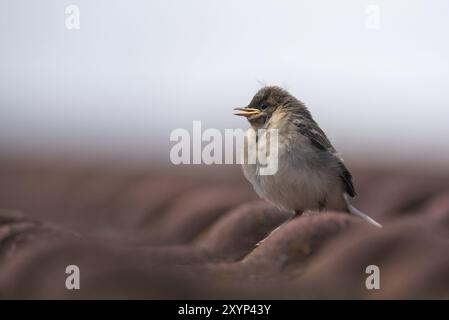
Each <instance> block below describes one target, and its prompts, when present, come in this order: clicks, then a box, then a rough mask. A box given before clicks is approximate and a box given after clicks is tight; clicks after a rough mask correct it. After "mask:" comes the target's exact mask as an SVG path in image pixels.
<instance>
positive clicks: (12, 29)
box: [0, 0, 449, 165]
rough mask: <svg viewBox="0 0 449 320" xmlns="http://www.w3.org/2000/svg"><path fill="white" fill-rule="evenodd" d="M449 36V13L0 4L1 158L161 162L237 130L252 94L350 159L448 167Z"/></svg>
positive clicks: (230, 4)
mask: <svg viewBox="0 0 449 320" xmlns="http://www.w3.org/2000/svg"><path fill="white" fill-rule="evenodd" d="M70 4H75V5H78V6H79V8H80V13H81V16H80V18H81V29H80V30H68V29H67V28H66V26H65V19H66V15H65V12H64V11H65V8H66V6H68V5H70ZM368 5H377V6H379V8H380V14H381V15H380V27H381V28H380V29H370V28H367V27H366V21H367V19H368V15H367V12H366V9H367V6H368ZM448 30H449V2H448V1H446V0H432V1H424V0H417V1H410V0H407V1H405V0H404V1H398V0H393V1H375V0H373V1H361V0H350V1H349V0H348V1H330V0H329V1H316V0H314V1H260V0H258V1H211V0H201V1H181V0H178V1H129V0H127V1H125V0H120V1H112V0H103V1H101V0H96V1H91V0H77V1H75V0H74V1H61V0H53V1H50V0H40V1H35V0H28V1H24V0H1V1H0V46H1V47H0V49H1V50H0V152H1V154H2V155H3V156H11V155H22V156H23V155H27V156H31V155H39V156H46V157H61V156H65V157H85V158H89V159H97V160H98V159H108V160H110V161H114V160H118V161H131V160H136V159H138V160H139V161H143V162H145V161H151V160H154V159H156V158H158V159H159V158H162V159H163V160H165V161H168V159H169V153H168V151H169V148H170V146H171V143H170V141H169V134H170V132H171V130H173V129H175V128H179V127H183V128H186V129H190V128H191V125H192V120H202V121H203V126H204V127H205V128H209V127H216V128H220V129H224V128H237V127H246V126H247V123H246V122H245V121H244V120H243V119H241V118H237V117H234V116H232V114H231V111H232V108H234V107H236V106H244V105H246V104H247V103H248V102H249V100H250V99H251V97H252V95H253V94H254V93H255V91H256V90H257V89H258V88H259V87H260V84H259V82H263V83H266V84H277V85H281V86H284V87H285V88H287V89H289V90H290V91H291V92H292V93H293V94H294V95H296V96H297V97H298V98H300V99H301V100H303V101H304V102H305V103H306V104H307V105H308V106H309V107H310V109H311V111H312V113H313V115H314V117H315V118H316V120H317V121H318V122H319V123H320V125H321V126H322V128H323V129H324V130H325V131H326V132H327V134H328V136H329V137H330V139H331V140H332V141H333V142H334V144H335V145H336V146H337V148H338V149H339V150H340V151H341V153H343V155H344V157H345V158H348V157H349V158H351V157H352V158H357V157H358V158H362V159H371V160H373V161H378V160H382V161H384V162H385V161H386V162H389V161H392V162H398V161H403V160H406V161H407V163H409V162H414V161H426V162H428V163H432V164H439V165H444V164H446V163H447V162H448V160H449V151H448V150H449V140H448V139H447V138H446V137H447V136H448V134H449V126H448V119H449V93H448V92H449V44H448V39H449V36H448Z"/></svg>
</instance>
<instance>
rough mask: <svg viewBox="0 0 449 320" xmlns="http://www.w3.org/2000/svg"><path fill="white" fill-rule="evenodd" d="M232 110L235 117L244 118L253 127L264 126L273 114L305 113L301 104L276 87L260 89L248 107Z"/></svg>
mask: <svg viewBox="0 0 449 320" xmlns="http://www.w3.org/2000/svg"><path fill="white" fill-rule="evenodd" d="M234 110H236V112H235V113H234V114H235V115H237V116H243V117H246V118H247V119H248V121H249V123H250V124H251V126H253V127H262V126H263V125H265V124H266V123H267V122H268V121H269V120H270V118H271V117H272V116H273V114H274V113H275V112H290V111H307V110H306V109H305V106H304V105H303V104H302V102H300V101H299V100H297V99H296V98H295V97H293V96H292V95H291V94H290V93H288V92H287V91H286V90H284V89H282V88H280V87H276V86H269V87H264V88H262V89H260V90H259V91H258V92H257V93H256V94H255V95H254V97H253V99H252V100H251V102H250V103H249V105H248V106H246V107H244V108H235V109H234Z"/></svg>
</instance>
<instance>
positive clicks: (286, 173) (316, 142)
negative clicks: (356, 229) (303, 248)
mask: <svg viewBox="0 0 449 320" xmlns="http://www.w3.org/2000/svg"><path fill="white" fill-rule="evenodd" d="M234 110H235V112H234V114H235V115H237V116H243V117H246V119H247V120H248V121H249V124H250V128H249V129H248V130H247V131H246V132H245V137H246V138H248V137H257V134H258V132H259V131H260V130H261V129H265V130H266V131H265V132H269V130H271V129H276V130H277V134H278V143H277V149H278V150H277V161H278V168H277V171H276V172H275V173H273V174H268V175H263V174H261V172H260V169H261V165H262V164H261V163H259V162H257V161H256V162H255V163H249V162H248V161H242V168H243V173H244V176H245V177H246V179H247V180H248V181H249V182H250V183H251V184H252V186H253V188H254V190H255V192H256V193H257V194H258V195H259V197H261V198H262V199H264V200H266V201H268V202H269V203H271V204H272V205H274V206H275V207H277V208H278V209H280V210H284V211H289V212H291V213H292V218H295V217H298V216H301V215H302V214H303V213H304V212H312V211H319V212H321V211H323V212H324V211H343V212H347V213H349V214H352V215H355V216H358V217H360V218H362V219H363V220H365V221H367V222H368V223H369V224H371V225H374V226H376V227H379V228H381V227H382V225H381V224H380V223H378V222H377V221H375V220H374V219H373V218H371V217H370V216H368V215H367V214H365V213H363V212H362V211H360V210H358V209H357V208H356V207H354V206H353V205H352V204H351V203H350V199H351V198H353V197H355V196H356V191H355V188H354V185H353V182H352V175H351V173H350V171H349V170H348V168H347V167H346V166H345V164H344V163H343V159H342V157H341V156H340V154H339V153H337V151H336V149H335V148H334V147H333V146H332V144H331V142H330V141H329V139H328V138H327V136H326V134H325V133H324V131H323V130H321V128H320V127H319V125H318V124H317V122H316V121H315V120H314V119H313V117H312V114H311V113H310V111H309V109H308V108H307V107H306V105H305V104H304V103H303V102H302V101H300V100H298V99H297V98H295V97H294V96H293V95H291V94H290V93H289V92H288V91H287V90H285V89H283V88H281V87H278V86H265V87H263V88H261V89H260V90H258V91H257V93H256V94H255V95H254V97H253V98H252V100H251V101H250V103H249V105H247V106H246V107H243V108H235V109H234ZM245 148H246V150H248V148H247V146H245ZM289 220H290V219H289Z"/></svg>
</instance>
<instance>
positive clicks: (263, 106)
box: [260, 103, 268, 110]
mask: <svg viewBox="0 0 449 320" xmlns="http://www.w3.org/2000/svg"><path fill="white" fill-rule="evenodd" d="M267 108H268V106H267V105H266V104H265V103H262V104H261V105H260V110H266V109H267Z"/></svg>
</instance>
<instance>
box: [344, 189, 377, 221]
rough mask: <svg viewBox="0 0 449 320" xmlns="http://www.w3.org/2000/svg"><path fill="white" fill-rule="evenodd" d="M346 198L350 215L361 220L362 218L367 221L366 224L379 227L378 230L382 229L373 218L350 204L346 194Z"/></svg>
mask: <svg viewBox="0 0 449 320" xmlns="http://www.w3.org/2000/svg"><path fill="white" fill-rule="evenodd" d="M343 196H344V198H345V202H346V205H347V206H348V210H349V213H351V214H353V215H355V216H358V217H360V218H362V219H363V220H365V221H366V222H368V223H370V224H372V225H374V226H376V227H378V228H382V225H381V224H380V223H379V222H377V221H376V220H374V219H373V218H371V217H370V216H368V215H367V214H365V213H363V212H362V211H360V210H359V209H357V208H356V207H354V206H353V205H352V204H351V203H350V202H349V196H348V195H347V194H346V193H345V194H344V195H343Z"/></svg>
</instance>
